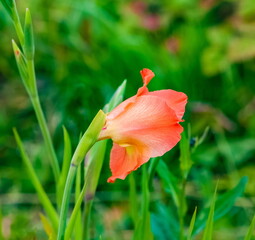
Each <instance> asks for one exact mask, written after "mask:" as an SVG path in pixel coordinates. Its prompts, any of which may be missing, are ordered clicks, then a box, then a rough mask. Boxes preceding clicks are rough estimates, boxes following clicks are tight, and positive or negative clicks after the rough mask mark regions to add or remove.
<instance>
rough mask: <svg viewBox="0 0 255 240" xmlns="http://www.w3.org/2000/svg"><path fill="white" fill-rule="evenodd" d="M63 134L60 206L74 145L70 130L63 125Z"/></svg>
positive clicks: (58, 188) (58, 197)
mask: <svg viewBox="0 0 255 240" xmlns="http://www.w3.org/2000/svg"><path fill="white" fill-rule="evenodd" d="M63 134H64V154H63V165H62V169H61V173H60V177H59V181H58V187H57V191H58V192H57V199H58V206H61V202H62V197H63V193H64V188H65V183H66V178H67V174H68V170H69V166H70V162H71V157H72V146H71V141H70V136H69V134H68V131H67V130H66V128H65V127H64V126H63Z"/></svg>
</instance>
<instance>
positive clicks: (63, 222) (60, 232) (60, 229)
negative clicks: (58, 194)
mask: <svg viewBox="0 0 255 240" xmlns="http://www.w3.org/2000/svg"><path fill="white" fill-rule="evenodd" d="M76 170H77V165H76V164H71V166H70V168H69V172H68V175H67V179H66V186H65V191H64V195H63V200H62V206H61V210H60V219H59V227H58V237H57V239H58V240H60V239H61V240H62V239H64V231H65V227H66V217H67V211H68V207H69V201H70V196H71V190H72V186H73V182H74V177H75V174H76Z"/></svg>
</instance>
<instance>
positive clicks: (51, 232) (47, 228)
mask: <svg viewBox="0 0 255 240" xmlns="http://www.w3.org/2000/svg"><path fill="white" fill-rule="evenodd" d="M40 218H41V222H42V224H43V228H44V231H45V233H46V234H47V236H48V237H49V239H48V240H54V239H56V233H55V232H54V230H53V229H52V226H51V223H50V222H49V221H48V219H47V218H46V217H45V216H44V215H43V214H40Z"/></svg>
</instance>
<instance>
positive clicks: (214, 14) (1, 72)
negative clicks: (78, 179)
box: [0, 0, 255, 240]
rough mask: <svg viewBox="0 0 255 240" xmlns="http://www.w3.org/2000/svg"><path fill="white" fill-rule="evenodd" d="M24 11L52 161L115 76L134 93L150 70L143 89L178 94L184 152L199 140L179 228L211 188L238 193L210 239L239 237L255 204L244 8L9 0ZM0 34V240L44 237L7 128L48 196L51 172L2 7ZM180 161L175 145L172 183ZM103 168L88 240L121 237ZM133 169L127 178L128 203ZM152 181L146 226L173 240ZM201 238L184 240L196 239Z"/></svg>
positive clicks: (121, 202)
mask: <svg viewBox="0 0 255 240" xmlns="http://www.w3.org/2000/svg"><path fill="white" fill-rule="evenodd" d="M27 7H29V9H30V12H31V15H32V18H33V26H34V38H35V47H36V51H35V69H36V74H37V84H38V91H39V95H40V99H41V103H42V107H43V110H44V112H45V115H46V119H47V123H48V126H49V129H50V133H51V135H52V137H53V142H54V146H55V149H56V152H57V155H58V156H59V159H61V157H62V153H63V129H62V126H63V125H64V126H65V128H66V129H67V130H68V132H69V134H70V137H71V140H72V145H73V146H72V147H73V149H74V148H75V146H76V145H77V143H78V140H79V136H80V134H81V133H82V132H84V130H86V128H87V127H88V125H89V123H90V122H91V120H92V119H93V117H94V116H95V114H96V113H97V112H98V110H99V109H100V108H103V106H104V105H105V104H106V103H107V102H108V101H109V99H110V98H111V96H112V94H113V93H114V92H115V90H116V89H117V87H118V86H119V85H120V84H121V83H122V82H123V80H124V79H127V86H126V92H125V98H127V97H130V96H133V95H134V94H135V93H136V91H137V89H138V88H139V87H140V86H141V85H142V80H141V78H140V75H139V71H140V70H141V69H143V68H150V69H151V70H152V71H153V72H155V75H156V76H155V79H154V80H153V81H152V82H151V83H150V85H149V88H150V90H159V89H174V90H177V91H182V92H184V93H186V94H187V95H188V104H187V108H186V113H185V116H184V119H185V123H183V124H182V125H183V126H184V127H185V130H186V132H188V129H190V136H191V139H190V144H191V147H192V146H193V145H194V144H195V143H196V139H197V138H196V137H198V136H200V137H201V136H204V139H203V142H202V143H201V144H200V145H199V146H198V147H197V148H196V149H195V151H193V152H192V154H191V159H192V161H193V166H192V168H191V170H190V173H189V175H188V178H187V183H186V190H185V194H186V198H187V206H188V208H187V209H188V210H187V214H186V216H185V221H186V225H187V226H188V225H189V224H188V223H189V221H190V219H191V217H192V214H193V212H194V209H195V207H196V206H197V209H198V210H197V211H198V213H199V211H200V209H203V208H204V206H205V207H206V206H210V201H211V199H212V198H213V194H214V190H215V187H216V184H217V181H218V190H217V192H218V194H219V195H220V194H221V193H225V192H227V191H228V190H230V189H232V188H234V187H235V186H239V187H240V186H241V187H240V189H241V190H240V191H239V192H238V193H237V195H236V197H233V199H234V201H233V204H232V205H233V206H232V205H231V206H225V208H226V209H228V210H227V211H226V212H224V214H219V217H218V219H217V221H215V223H214V233H213V239H216V240H221V239H222V240H223V239H224V240H226V239H233V240H234V239H238V240H239V239H244V236H245V234H246V232H247V229H248V227H249V225H250V223H251V220H252V218H253V215H254V207H255V198H254V196H255V184H254V183H255V175H254V172H255V164H254V160H255V155H254V153H255V114H254V113H255V61H254V57H255V2H254V1H253V0H242V1H238V0H229V1H221V0H218V1H217V0H164V1H121V0H119V1H114V0H104V1H100V0H91V1H86V0H84V1H83V0H76V1H70V0H61V1H60V0H51V1H50V0H44V1H42V0H23V1H17V8H18V11H19V14H20V16H21V22H22V23H23V22H24V21H23V16H24V15H25V9H26V8H27ZM0 34H1V38H0V53H1V54H0V163H1V165H0V166H1V167H0V226H1V227H2V230H0V239H1V237H2V239H10V240H14V239H22V240H25V239H46V235H45V231H44V229H43V226H42V223H41V221H40V217H39V213H40V212H43V210H42V208H41V205H40V204H39V201H38V199H37V196H36V193H35V190H34V188H33V185H32V184H31V182H30V180H29V176H28V175H27V173H26V169H25V168H24V165H23V163H22V160H21V157H20V153H19V151H18V148H17V144H16V142H15V139H14V136H13V131H12V128H13V127H16V128H17V129H18V131H19V134H20V135H21V136H22V140H23V143H24V145H25V148H26V149H28V151H29V155H30V156H31V159H33V166H34V167H35V169H36V172H37V173H38V176H39V178H40V180H41V182H42V185H43V186H44V187H45V189H47V193H49V196H50V198H51V199H54V190H55V189H54V184H53V175H52V171H51V168H50V165H49V163H48V162H47V161H45V162H43V161H42V159H45V147H44V145H43V141H42V136H41V133H40V131H39V127H38V124H37V121H36V118H35V114H34V111H33V108H32V105H31V102H30V101H29V98H28V96H27V93H26V91H25V88H24V87H23V85H22V82H21V79H20V76H19V73H18V69H17V65H16V62H15V57H14V55H13V49H12V46H11V39H15V40H16V39H17V36H16V34H15V31H14V27H13V25H12V21H11V19H10V17H9V16H8V14H7V12H6V11H5V9H4V7H3V6H2V5H0ZM110 147H111V144H109V146H108V148H109V149H110ZM107 152H109V151H107ZM179 155H180V150H179V146H177V147H175V148H174V149H173V150H171V151H170V152H169V153H167V154H166V155H165V156H164V157H163V160H164V163H166V165H167V167H168V169H169V171H170V172H172V173H173V174H174V175H175V176H177V179H178V174H179V172H178V169H179V168H178V166H179ZM108 165H109V154H108V155H106V157H105V161H104V166H103V169H102V171H101V175H100V181H99V185H98V188H97V194H96V197H95V200H94V204H93V209H92V221H91V222H92V225H91V231H92V233H91V239H111V240H114V239H116V240H122V239H131V236H132V232H133V225H132V220H131V217H130V215H129V211H130V210H129V206H130V204H129V203H130V201H129V198H130V190H129V187H130V185H129V184H130V183H129V180H128V179H126V180H125V181H121V180H117V181H116V182H115V183H114V184H109V183H107V182H106V181H107V178H108V177H109V176H110V170H109V167H108ZM141 173H142V170H141V169H138V170H137V171H136V172H134V177H135V179H136V181H137V195H138V199H139V196H140V187H141V186H140V185H139V183H140V178H141ZM244 176H248V182H247V184H246V181H247V179H246V178H242V177H244ZM163 183H164V181H163V180H162V179H161V178H160V177H159V176H158V174H155V176H154V178H153V180H152V183H151V186H152V187H151V200H150V203H151V205H150V206H151V207H150V209H151V226H152V232H153V234H154V237H155V239H159V240H161V239H163V240H168V239H169V240H171V239H176V238H175V235H174V233H173V232H174V231H175V230H174V229H175V225H174V224H175V222H174V221H175V220H174V219H175V215H176V209H175V208H173V207H172V206H173V199H172V198H171V195H169V194H167V189H166V188H167V187H166V186H165V185H164V184H163ZM238 183H239V185H237V184H238ZM243 189H245V190H244V193H243ZM137 201H138V202H139V200H137ZM223 208H224V207H223ZM201 211H202V210H201ZM176 228H177V227H176ZM201 234H202V232H199V231H198V234H197V235H196V236H195V239H202V235H201Z"/></svg>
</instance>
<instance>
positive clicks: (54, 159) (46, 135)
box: [27, 60, 60, 183]
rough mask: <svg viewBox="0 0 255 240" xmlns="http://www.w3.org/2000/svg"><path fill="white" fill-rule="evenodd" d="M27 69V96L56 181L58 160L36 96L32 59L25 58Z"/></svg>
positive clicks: (58, 171)
mask: <svg viewBox="0 0 255 240" xmlns="http://www.w3.org/2000/svg"><path fill="white" fill-rule="evenodd" d="M27 71H28V77H29V81H28V85H29V90H30V91H29V96H30V99H31V102H32V104H33V107H34V110H35V114H36V117H37V120H38V123H39V126H40V129H41V132H42V135H43V138H44V141H45V145H46V149H47V152H48V154H49V157H50V163H51V166H52V169H53V174H54V178H55V182H56V183H57V182H58V179H59V176H60V169H59V164H58V160H57V157H56V154H55V151H54V148H53V143H52V140H51V137H50V133H49V129H48V127H47V124H46V120H45V117H44V114H43V111H42V107H41V104H40V100H39V97H38V92H37V87H36V77H35V70H34V61H33V60H27Z"/></svg>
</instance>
